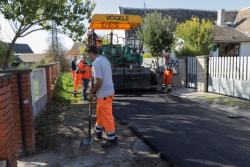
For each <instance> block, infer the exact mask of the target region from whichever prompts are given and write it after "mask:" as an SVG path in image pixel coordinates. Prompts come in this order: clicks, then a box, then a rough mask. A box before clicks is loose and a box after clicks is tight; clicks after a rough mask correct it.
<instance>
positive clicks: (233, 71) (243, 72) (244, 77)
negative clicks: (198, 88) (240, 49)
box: [208, 57, 250, 99]
mask: <svg viewBox="0 0 250 167" xmlns="http://www.w3.org/2000/svg"><path fill="white" fill-rule="evenodd" d="M208 91H209V92H214V93H219V94H224V95H229V96H234V97H240V98H244V99H250V57H210V58H209V77H208Z"/></svg>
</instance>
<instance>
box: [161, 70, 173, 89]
mask: <svg viewBox="0 0 250 167" xmlns="http://www.w3.org/2000/svg"><path fill="white" fill-rule="evenodd" d="M172 80H173V70H172V69H171V68H168V67H167V68H166V69H165V71H164V74H163V85H164V89H165V88H167V90H168V91H169V92H171V89H172Z"/></svg>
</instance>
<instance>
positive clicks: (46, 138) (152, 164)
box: [18, 104, 168, 167]
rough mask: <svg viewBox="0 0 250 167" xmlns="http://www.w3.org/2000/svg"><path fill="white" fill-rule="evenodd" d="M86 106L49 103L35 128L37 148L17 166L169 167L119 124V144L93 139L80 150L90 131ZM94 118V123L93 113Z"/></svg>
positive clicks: (21, 159)
mask: <svg viewBox="0 0 250 167" xmlns="http://www.w3.org/2000/svg"><path fill="white" fill-rule="evenodd" d="M94 107H95V106H93V114H94ZM87 108H88V106H87V105H81V104H71V105H69V104H67V105H66V104H59V105H51V106H49V108H48V109H47V110H46V112H44V113H43V114H42V115H41V116H40V117H39V120H38V124H37V127H36V130H37V132H36V141H37V150H38V151H37V152H35V153H33V154H32V155H30V156H29V157H23V158H20V159H19V161H18V167H43V166H48V167H168V164H167V163H166V161H164V160H161V159H160V158H159V156H158V155H157V154H155V153H153V152H152V151H151V150H150V148H149V147H148V146H147V145H145V144H144V143H143V142H142V141H141V140H140V139H139V138H137V137H135V135H134V134H133V133H132V132H131V131H130V130H129V129H128V128H127V127H125V126H123V125H119V124H116V127H117V133H118V137H119V144H118V145H117V146H115V147H111V148H109V149H102V148H101V147H100V145H99V142H98V141H93V143H92V144H91V146H90V147H89V148H87V149H84V150H82V149H79V145H80V141H81V139H82V138H83V137H85V136H86V132H87V125H88V121H87V120H88V119H87V118H88V117H87V115H88V111H87ZM92 119H93V122H94V120H95V118H94V116H93V118H92Z"/></svg>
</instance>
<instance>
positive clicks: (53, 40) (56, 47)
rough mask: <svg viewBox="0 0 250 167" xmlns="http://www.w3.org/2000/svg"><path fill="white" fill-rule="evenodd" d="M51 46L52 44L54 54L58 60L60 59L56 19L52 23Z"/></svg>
mask: <svg viewBox="0 0 250 167" xmlns="http://www.w3.org/2000/svg"><path fill="white" fill-rule="evenodd" d="M51 24H52V25H51V28H52V29H51V46H52V52H53V55H54V56H55V58H56V60H57V61H59V55H60V50H59V42H58V40H59V39H58V33H57V25H56V22H55V21H52V23H51Z"/></svg>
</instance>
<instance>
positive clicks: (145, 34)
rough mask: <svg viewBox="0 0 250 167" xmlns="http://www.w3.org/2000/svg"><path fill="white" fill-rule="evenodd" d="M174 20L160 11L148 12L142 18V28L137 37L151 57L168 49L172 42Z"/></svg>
mask: <svg viewBox="0 0 250 167" xmlns="http://www.w3.org/2000/svg"><path fill="white" fill-rule="evenodd" d="M175 27H176V21H175V20H174V19H172V18H171V17H163V16H162V14H161V13H157V12H154V13H149V14H147V15H146V17H145V18H144V23H143V29H142V31H140V32H139V37H140V38H142V39H143V42H144V44H145V45H146V47H147V48H148V49H149V51H150V53H151V54H152V56H153V57H159V56H160V55H161V53H162V51H163V50H166V51H170V50H171V47H172V44H173V43H174V31H175Z"/></svg>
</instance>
